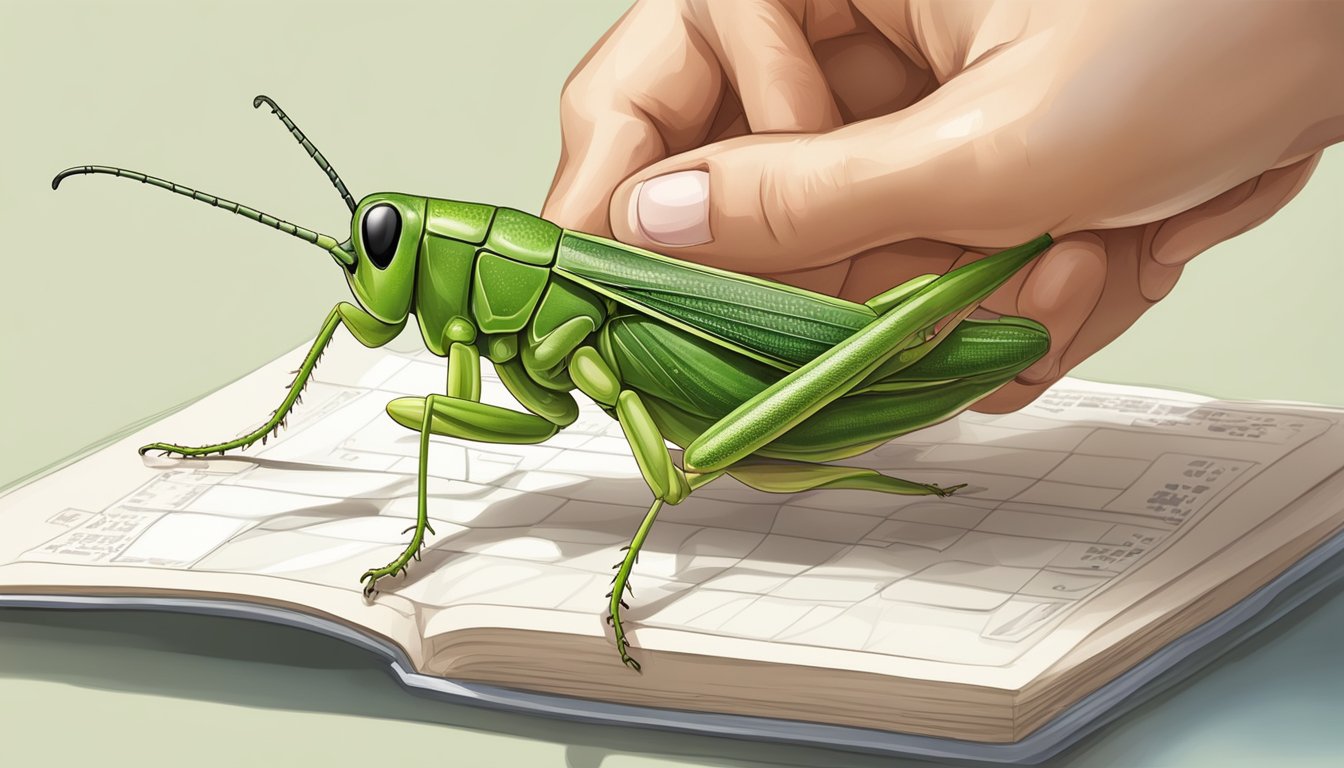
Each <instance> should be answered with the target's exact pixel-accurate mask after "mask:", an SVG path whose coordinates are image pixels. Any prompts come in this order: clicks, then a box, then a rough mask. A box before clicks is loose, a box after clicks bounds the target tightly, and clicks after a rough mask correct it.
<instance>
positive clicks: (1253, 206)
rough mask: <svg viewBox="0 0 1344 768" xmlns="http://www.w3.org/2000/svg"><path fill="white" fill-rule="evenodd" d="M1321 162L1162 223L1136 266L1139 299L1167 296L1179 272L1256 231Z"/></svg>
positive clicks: (1282, 172) (1281, 171)
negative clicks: (1201, 256) (1220, 245)
mask: <svg viewBox="0 0 1344 768" xmlns="http://www.w3.org/2000/svg"><path fill="white" fill-rule="evenodd" d="M1320 159H1321V153H1319V152H1318V153H1316V154H1314V155H1312V156H1311V157H1308V158H1306V159H1305V160H1300V161H1298V162H1296V163H1293V164H1292V165H1288V166H1284V167H1283V168H1275V169H1273V170H1270V171H1266V172H1265V173H1263V174H1261V175H1260V176H1258V177H1257V178H1254V179H1251V180H1250V181H1247V182H1245V183H1243V184H1239V185H1237V186H1236V187H1233V188H1232V189H1230V190H1228V191H1226V192H1224V193H1223V194H1221V195H1219V196H1217V197H1215V198H1213V199H1212V200H1209V201H1208V202H1205V203H1203V204H1201V205H1197V206H1195V207H1194V208H1191V209H1190V210H1188V211H1186V212H1184V213H1181V214H1178V215H1176V216H1173V217H1171V218H1170V219H1167V220H1166V221H1165V222H1163V223H1162V225H1161V226H1160V228H1159V229H1158V230H1157V234H1156V235H1155V236H1154V237H1153V243H1152V248H1151V253H1150V254H1149V256H1148V258H1145V259H1143V260H1142V261H1141V262H1140V266H1139V286H1140V289H1141V290H1142V292H1143V295H1144V298H1146V299H1148V300H1149V301H1158V300H1159V299H1161V298H1163V297H1164V296H1166V295H1167V294H1168V293H1170V292H1171V289H1172V287H1174V286H1175V285H1176V279H1177V278H1178V277H1180V273H1181V268H1182V267H1183V266H1184V265H1185V264H1186V263H1187V262H1189V261H1190V260H1191V259H1193V258H1194V257H1195V256H1198V255H1199V254H1201V253H1203V252H1204V251H1206V250H1208V249H1209V248H1212V247H1213V246H1215V245H1217V244H1218V243H1221V242H1223V241H1224V240H1230V239H1231V238H1233V237H1235V236H1237V235H1239V234H1241V233H1242V232H1245V231H1247V230H1249V229H1252V228H1254V227H1257V226H1259V225H1260V224H1262V223H1264V222H1265V221H1266V220H1268V219H1269V218H1270V217H1271V216H1273V215H1274V214H1275V213H1277V212H1278V211H1279V210H1280V209H1281V208H1283V207H1284V206H1285V205H1287V204H1288V202H1289V201H1290V200H1292V199H1293V198H1294V197H1296V196H1297V193H1298V192H1301V191H1302V188H1303V187H1304V186H1306V184H1307V180H1308V179H1309V178H1310V177H1311V173H1312V171H1313V170H1315V168H1316V164H1317V163H1318V162H1319V161H1320Z"/></svg>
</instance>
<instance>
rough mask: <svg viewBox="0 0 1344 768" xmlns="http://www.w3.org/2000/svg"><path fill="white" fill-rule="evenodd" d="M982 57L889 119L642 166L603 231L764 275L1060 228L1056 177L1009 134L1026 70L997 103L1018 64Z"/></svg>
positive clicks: (1018, 120) (1017, 117) (1018, 136)
mask: <svg viewBox="0 0 1344 768" xmlns="http://www.w3.org/2000/svg"><path fill="white" fill-rule="evenodd" d="M996 58H998V59H1000V60H999V61H995V62H986V63H987V64H989V63H993V64H995V65H997V66H985V67H982V68H976V69H974V70H971V71H967V72H964V73H962V74H961V75H959V76H958V77H956V78H954V79H953V80H951V81H950V82H949V83H947V84H945V85H944V86H943V87H942V88H940V89H939V90H938V91H936V92H934V93H933V94H931V95H930V96H928V97H926V98H925V99H924V100H922V101H920V102H919V103H918V104H916V105H914V106H912V107H909V108H907V109H905V110H902V111H900V112H898V113H894V114H891V115H886V116H883V117H880V118H875V119H872V120H866V121H862V122H857V123H851V124H849V125H845V126H842V127H840V128H836V129H834V130H831V131H828V132H825V133H812V134H803V133H772V134H757V135H750V136H742V137H738V138H734V139H729V140H726V141H722V142H717V143H714V144H709V145H706V146H703V147H699V148H696V149H694V150H691V151H689V152H686V153H683V154H680V155H675V156H673V157H670V158H667V159H665V160H662V161H660V162H658V163H655V164H653V165H651V166H649V167H647V168H644V169H643V170H641V171H639V172H638V173H636V174H634V175H633V176H631V177H629V178H628V179H626V180H625V181H624V182H622V183H621V184H620V185H619V186H618V187H617V188H616V191H615V193H614V194H613V196H612V203H611V209H610V222H611V225H612V232H613V233H614V234H615V236H616V237H617V239H619V240H622V241H624V242H627V243H630V244H632V245H636V246H640V247H644V248H648V249H649V250H653V251H658V252H662V253H667V254H668V255H673V256H676V257H677V258H683V259H688V260H692V261H698V262H701V263H706V264H710V265H713V266H717V267H721V268H724V269H731V270H734V271H742V272H750V273H771V272H788V271H793V270H799V269H808V268H815V267H820V266H824V265H827V264H831V263H834V262H837V261H840V260H842V259H845V258H848V257H850V256H853V255H855V254H858V253H860V252H863V251H866V250H869V249H871V248H875V247H877V246H881V245H886V244H888V243H892V242H898V241H901V240H909V239H914V238H932V239H937V240H943V241H948V242H957V243H960V244H963V245H968V246H974V247H989V248H992V247H999V246H1006V245H1012V244H1014V243H1017V242H1022V241H1025V240H1028V239H1030V238H1032V237H1035V236H1036V235H1039V234H1041V233H1042V232H1046V231H1049V230H1050V228H1051V227H1053V226H1057V225H1059V224H1060V223H1061V222H1060V221H1059V220H1058V216H1059V213H1058V210H1059V208H1058V207H1055V206H1054V205H1052V204H1053V203H1056V202H1058V199H1057V198H1059V197H1060V196H1061V192H1062V190H1060V189H1058V188H1057V186H1058V177H1056V178H1055V179H1054V182H1055V186H1056V188H1054V189H1049V191H1048V192H1047V191H1046V190H1047V189H1048V188H1049V187H1050V186H1051V181H1050V180H1048V179H1047V178H1046V177H1045V176H1043V175H1042V174H1041V173H1040V167H1039V166H1040V164H1041V163H1040V161H1041V158H1040V157H1039V155H1037V154H1033V156H1032V158H1031V164H1032V166H1033V167H1032V168H1028V158H1027V153H1026V151H1025V145H1026V136H1024V135H1023V134H1024V131H1025V130H1026V129H1025V126H1026V125H1027V124H1028V123H1029V122H1030V118H1031V117H1032V116H1033V111H1034V109H1033V106H1032V105H1033V104H1034V105H1040V104H1041V103H1042V101H1043V100H1044V99H1043V96H1042V95H1041V94H1040V93H1039V92H1037V93H1033V91H1032V88H1033V86H1032V85H1031V83H1030V82H1029V81H1027V82H1024V80H1027V79H1026V78H1018V79H1017V82H1016V85H1015V88H1014V91H1015V92H1014V93H1013V94H1012V97H1011V98H1008V97H1005V95H1004V94H1003V93H1002V92H1001V91H1002V89H1003V88H1004V85H1003V84H1004V82H1005V79H1012V78H1013V76H1014V75H1015V74H1020V73H1021V70H1022V69H1023V68H1022V67H1021V66H1020V65H1017V63H1016V62H1012V61H1010V60H1008V59H1010V58H1011V57H996ZM1046 88H1048V85H1041V86H1038V87H1037V90H1038V91H1040V90H1045V89H1046ZM1015 147H1016V148H1017V149H1015ZM1052 175H1053V174H1052ZM1051 215H1053V216H1055V217H1056V218H1055V219H1050V220H1047V217H1048V216H1051Z"/></svg>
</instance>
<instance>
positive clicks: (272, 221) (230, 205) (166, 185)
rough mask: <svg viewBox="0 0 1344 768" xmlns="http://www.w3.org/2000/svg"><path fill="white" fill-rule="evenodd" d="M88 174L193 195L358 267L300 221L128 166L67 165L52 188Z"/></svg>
mask: <svg viewBox="0 0 1344 768" xmlns="http://www.w3.org/2000/svg"><path fill="white" fill-rule="evenodd" d="M86 173H102V174H107V175H109V176H119V177H122V178H127V179H134V180H135V181H138V182H140V183H142V184H150V185H152V186H155V187H159V188H160V189H166V190H168V191H169V192H175V193H177V194H179V195H182V196H184V197H190V198H191V199H193V200H199V201H201V202H202V203H207V204H209V205H213V206H214V207H216V208H223V209H224V210H226V211H229V212H230V213H236V214H238V215H239V216H243V217H246V218H249V219H251V220H253V221H256V222H260V223H262V224H265V225H266V226H268V227H271V228H273V229H278V230H280V231H281V232H284V233H286V234H290V235H293V236H295V237H297V238H299V239H300V240H306V241H307V242H310V243H312V244H313V245H316V246H318V247H320V248H322V249H323V250H325V251H327V252H328V253H330V254H331V257H332V258H334V259H336V261H337V262H338V263H340V264H341V266H343V267H345V268H346V269H350V270H353V268H354V266H355V255H354V254H353V253H351V252H350V251H348V250H346V249H345V248H344V247H342V245H341V244H340V243H338V242H336V238H334V237H332V236H331V235H324V234H322V233H320V232H314V231H313V230H311V229H305V228H304V227H300V226H298V225H297V224H291V223H289V222H288V221H284V220H282V219H277V218H275V217H274V216H272V215H270V214H268V213H262V212H261V211H258V210H256V209H254V208H248V207H247V206H245V205H239V204H238V203H235V202H233V201H232V200H225V199H223V198H221V197H215V196H214V195H207V194H206V193H204V192H198V191H196V190H194V189H192V188H191V187H184V186H182V185H181V184H176V183H174V182H171V181H168V180H166V179H160V178H156V177H154V176H146V175H145V174H143V173H137V172H136V171H128V170H126V169H125V168H114V167H112V166H110V165H77V166H75V167H74V168H66V169H65V170H64V171H61V172H60V173H58V174H56V178H54V179H52V180H51V188H52V189H56V188H57V187H59V186H60V185H61V182H62V181H63V180H64V179H65V178H66V177H67V176H79V175H82V174H86Z"/></svg>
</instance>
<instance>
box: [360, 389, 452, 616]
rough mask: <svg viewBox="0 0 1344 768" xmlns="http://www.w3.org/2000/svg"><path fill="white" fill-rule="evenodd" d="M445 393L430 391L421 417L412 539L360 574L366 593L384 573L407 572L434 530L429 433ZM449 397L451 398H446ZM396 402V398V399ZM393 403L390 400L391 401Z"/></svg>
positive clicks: (391, 574) (369, 594)
mask: <svg viewBox="0 0 1344 768" xmlns="http://www.w3.org/2000/svg"><path fill="white" fill-rule="evenodd" d="M440 398H443V396H442V395H429V396H427V397H426V398H425V399H424V401H423V402H424V413H423V414H422V415H421V418H420V463H419V467H418V477H417V479H416V487H415V525H412V526H410V527H408V528H407V529H406V530H405V531H402V533H403V534H405V533H406V532H407V531H414V533H412V534H411V540H410V542H409V543H407V545H406V549H404V550H402V553H401V554H400V555H398V556H397V557H396V559H394V560H393V561H392V562H390V563H388V564H387V565H385V566H383V567H382V568H370V569H369V570H367V571H365V572H364V575H363V576H360V577H359V581H360V583H361V584H362V583H363V582H365V581H368V584H365V585H364V597H365V598H372V597H373V595H374V593H375V592H377V589H375V587H374V585H376V584H377V583H378V580H379V579H381V578H382V577H384V576H395V575H396V574H397V572H398V571H401V572H403V573H404V572H405V571H406V565H407V564H408V563H410V562H411V558H412V557H414V558H415V559H416V560H419V559H420V549H421V548H422V547H423V546H424V545H425V532H426V531H428V532H429V533H431V534H432V533H434V528H433V526H431V525H430V524H429V504H428V501H427V497H426V491H427V489H428V477H429V471H428V470H429V433H430V428H431V425H432V423H433V421H434V405H435V403H436V402H437V401H438V400H439V399H440ZM444 399H448V398H444ZM394 402H395V401H394ZM389 407H390V404H389Z"/></svg>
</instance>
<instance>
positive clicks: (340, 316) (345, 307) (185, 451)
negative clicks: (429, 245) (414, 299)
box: [140, 302, 406, 457]
mask: <svg viewBox="0 0 1344 768" xmlns="http://www.w3.org/2000/svg"><path fill="white" fill-rule="evenodd" d="M342 323H344V324H345V326H346V327H347V328H348V329H350V332H351V333H352V334H353V335H354V336H355V338H356V339H358V340H359V341H360V343H361V344H364V345H365V346H367V347H379V346H382V345H383V344H386V343H387V342H388V341H391V340H392V339H393V338H395V337H396V335H397V334H398V333H400V332H401V329H402V327H403V326H405V324H406V321H404V320H403V321H402V322H401V323H400V324H395V325H388V324H386V323H382V322H380V321H378V320H377V319H375V318H373V317H372V316H371V315H368V314H367V313H365V312H364V311H363V310H361V309H359V308H358V307H355V306H354V305H353V304H348V303H345V302H342V303H340V304H337V305H336V306H335V307H334V308H332V310H331V313H330V314H328V315H327V319H326V320H325V321H323V323H322V330H320V331H318V333H317V339H316V340H314V341H313V346H312V347H311V348H310V349H309V350H308V354H307V355H306V356H305V357H304V359H303V363H302V364H301V365H300V366H299V368H298V370H296V371H295V372H294V373H295V376H294V381H292V382H290V384H289V392H288V394H286V395H285V399H284V401H283V402H282V403H280V407H278V408H276V409H275V410H274V411H272V412H271V418H270V419H268V420H267V422H266V423H265V424H263V425H261V426H260V427H258V428H257V429H255V430H253V431H252V432H249V433H248V434H246V435H243V436H242V437H239V438H237V439H234V440H229V441H227V442H223V443H216V444H214V445H201V446H186V445H177V444H175V443H150V444H149V445H145V446H141V447H140V455H141V456H144V455H145V454H146V453H148V452H149V451H163V454H164V455H165V456H167V455H169V454H172V453H176V454H178V455H180V456H185V457H191V456H206V455H209V454H212V453H218V454H220V455H223V454H224V452H225V451H229V450H233V449H234V448H242V449H243V450H246V449H247V448H248V447H249V446H251V445H252V444H253V443H255V442H257V441H258V440H260V441H261V442H262V445H265V444H266V440H267V439H268V438H270V437H274V436H275V435H276V434H277V433H279V431H280V429H281V428H282V427H284V426H285V425H286V423H287V421H288V419H289V412H290V411H291V410H292V409H293V408H294V406H295V405H296V404H298V403H300V402H302V400H303V390H304V388H305V387H307V386H308V380H309V378H310V377H311V376H312V375H313V370H314V369H316V368H317V362H318V361H319V360H321V359H322V353H323V351H324V350H326V348H327V345H328V344H330V343H331V339H332V336H334V335H335V333H336V329H337V328H338V327H340V326H341V324H342Z"/></svg>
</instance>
